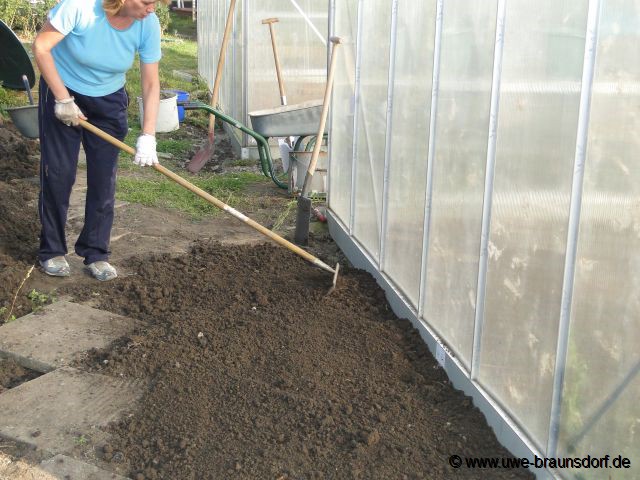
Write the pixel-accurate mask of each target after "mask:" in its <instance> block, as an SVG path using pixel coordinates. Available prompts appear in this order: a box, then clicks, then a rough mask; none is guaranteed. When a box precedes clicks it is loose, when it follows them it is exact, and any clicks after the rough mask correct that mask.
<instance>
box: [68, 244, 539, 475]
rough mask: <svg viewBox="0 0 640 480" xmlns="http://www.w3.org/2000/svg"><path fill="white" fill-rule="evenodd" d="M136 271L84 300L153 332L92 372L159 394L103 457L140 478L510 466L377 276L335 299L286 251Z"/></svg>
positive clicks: (238, 253)
mask: <svg viewBox="0 0 640 480" xmlns="http://www.w3.org/2000/svg"><path fill="white" fill-rule="evenodd" d="M128 267H129V270H130V271H131V272H135V274H133V275H130V276H128V277H125V278H119V279H117V280H115V281H114V282H111V283H108V284H99V285H97V284H92V285H91V286H90V289H89V288H82V287H75V289H73V290H71V291H70V293H73V294H74V295H75V296H76V297H77V298H80V299H82V298H89V297H92V298H98V299H100V302H101V308H105V309H108V310H111V311H114V312H117V313H120V314H124V315H129V316H132V317H137V318H140V319H142V320H144V321H146V322H147V323H148V325H147V326H146V327H145V328H143V329H141V330H139V331H138V332H137V333H136V334H135V335H133V336H131V338H128V339H124V340H123V341H122V342H121V343H120V344H119V345H118V346H116V347H114V349H113V350H111V351H109V352H92V354H91V355H90V357H89V360H87V364H86V365H85V366H88V368H90V369H93V370H99V371H101V372H103V373H107V374H110V375H117V376H119V375H125V376H134V377H138V378H146V379H148V380H149V381H150V389H149V390H148V392H147V393H146V394H145V396H144V398H143V400H142V403H141V405H140V408H139V410H138V413H137V414H136V415H135V416H133V417H131V418H129V419H127V420H126V421H124V422H122V423H120V424H117V425H114V426H113V428H112V431H113V433H114V440H113V443H112V444H111V445H107V446H105V448H104V451H105V456H104V459H105V460H107V461H108V460H110V459H111V458H112V457H113V458H115V453H118V452H120V454H119V455H118V457H117V458H118V461H120V460H121V458H122V454H123V455H124V462H125V465H126V468H128V472H127V473H129V474H130V475H131V477H132V478H136V479H156V478H159V479H160V478H161V479H198V480H200V479H222V478H242V479H257V478H261V479H262V478H265V479H282V480H284V479H313V478H335V479H347V478H354V479H385V480H386V479H403V478H407V479H416V478H425V479H444V478H447V479H448V478H481V477H478V476H477V475H478V472H474V471H473V470H467V469H464V468H463V469H458V470H454V469H453V468H452V467H450V466H449V464H448V457H449V455H452V454H458V455H461V456H509V454H508V453H507V452H506V451H505V450H504V449H503V448H502V447H501V446H500V445H499V444H498V443H497V441H496V439H495V437H494V435H493V433H492V432H491V430H490V428H489V427H488V426H487V424H486V422H485V420H484V418H483V416H482V415H481V414H480V412H479V411H478V410H476V409H475V408H474V407H473V405H472V403H471V401H470V400H469V399H468V398H467V397H465V396H464V394H462V393H461V392H459V391H456V390H454V389H453V388H452V387H451V385H450V384H449V382H448V380H447V378H446V376H445V374H444V372H443V371H442V370H441V369H440V368H439V367H438V366H437V364H436V363H435V362H434V360H433V358H432V357H431V355H430V354H429V352H428V350H427V348H426V347H425V345H424V343H423V342H422V340H421V339H420V338H419V335H418V333H417V332H416V331H415V330H414V329H413V328H412V326H411V324H410V323H409V322H408V321H406V320H398V319H397V318H396V317H395V316H394V315H393V313H392V312H391V311H390V309H389V307H388V305H387V303H386V301H385V298H384V294H383V292H382V290H381V289H380V288H379V287H378V286H377V285H376V283H375V282H374V280H373V279H372V277H370V276H369V275H368V274H366V273H363V272H361V271H357V270H350V269H348V268H346V269H345V270H344V271H343V272H341V275H340V278H339V282H338V287H337V289H336V290H335V291H334V292H333V293H332V294H330V295H328V296H327V295H326V293H327V290H328V287H329V285H330V282H331V276H330V275H329V274H328V273H326V272H323V271H320V270H318V269H314V268H312V267H311V266H309V264H307V263H306V262H304V261H303V260H301V259H300V258H299V257H297V256H295V255H293V254H291V253H289V252H288V251H286V250H284V249H282V248H277V247H274V246H272V245H259V246H255V247H248V246H244V247H242V246H241V247H229V246H224V247H223V246H221V245H219V244H208V243H200V244H196V245H195V246H194V247H193V249H192V252H191V254H190V255H186V256H180V257H174V258H171V257H168V256H163V257H161V256H151V257H148V258H134V259H132V261H131V263H130V264H129V266H128ZM114 452H115V453H114ZM118 465H120V464H117V465H116V464H114V468H116V469H118ZM491 478H496V479H499V478H532V476H531V475H530V474H529V473H527V472H522V471H508V470H493V471H492V472H491Z"/></svg>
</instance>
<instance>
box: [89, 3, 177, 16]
mask: <svg viewBox="0 0 640 480" xmlns="http://www.w3.org/2000/svg"><path fill="white" fill-rule="evenodd" d="M159 1H161V2H162V3H164V4H165V5H169V4H170V3H171V0H159ZM123 5H124V0H102V8H104V11H105V12H107V13H108V14H110V15H116V14H117V13H118V12H119V11H120V9H121V8H122V6H123Z"/></svg>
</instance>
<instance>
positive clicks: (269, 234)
mask: <svg viewBox="0 0 640 480" xmlns="http://www.w3.org/2000/svg"><path fill="white" fill-rule="evenodd" d="M80 126H82V128H84V129H86V130H88V131H90V132H91V133H93V134H95V135H97V136H98V137H100V138H102V139H103V140H106V141H107V142H109V143H110V144H112V145H114V146H116V147H118V148H119V149H121V150H123V151H125V152H127V153H129V154H131V155H135V154H136V151H135V149H133V148H132V147H130V146H129V145H127V144H126V143H124V142H121V141H120V140H118V139H117V138H115V137H113V136H111V135H109V134H108V133H107V132H105V131H103V130H100V129H99V128H98V127H96V126H95V125H92V124H90V123H89V122H87V121H86V120H80ZM153 168H155V169H156V170H157V171H158V172H160V173H161V174H163V175H164V176H165V177H168V178H170V179H171V180H173V181H174V182H176V183H178V184H180V185H181V186H183V187H184V188H186V189H187V190H191V191H192V192H193V193H195V194H196V195H198V196H199V197H200V198H203V199H204V200H206V201H207V202H209V203H211V204H213V205H215V206H216V207H218V208H219V209H221V210H224V211H225V212H227V213H229V214H230V215H232V216H234V217H235V218H237V219H238V220H240V221H242V222H244V223H246V224H247V225H249V226H250V227H251V228H253V229H255V230H257V231H258V232H260V233H262V234H263V235H265V236H267V237H269V238H270V239H271V240H273V241H274V242H276V243H277V244H278V245H281V246H283V247H285V248H286V249H288V250H290V251H292V252H293V253H295V254H297V255H299V256H301V257H302V258H304V259H305V260H307V261H308V262H310V263H312V264H314V265H316V266H318V267H320V268H322V269H323V270H326V271H327V272H331V273H333V274H334V279H335V277H336V276H337V268H336V269H333V268H331V267H330V266H329V265H327V264H326V263H324V262H323V261H322V260H320V259H319V258H317V257H314V256H313V255H311V254H310V253H309V252H307V251H306V250H303V249H302V248H300V247H298V246H297V245H295V244H293V243H291V242H290V241H288V240H286V239H284V238H282V237H281V236H280V235H278V234H277V233H274V232H272V231H271V230H269V229H268V228H266V227H263V226H262V225H260V224H259V223H258V222H256V221H254V220H251V219H250V218H249V217H247V216H246V215H244V214H242V213H240V212H239V211H238V210H236V209H235V208H232V207H230V206H229V205H227V204H226V203H224V202H222V201H220V200H218V199H217V198H216V197H214V196H213V195H211V194H209V193H207V192H205V191H204V190H202V189H201V188H199V187H196V186H195V185H194V184H193V183H191V182H188V181H187V180H185V179H184V178H182V177H181V176H179V175H176V174H175V173H173V172H172V171H171V170H169V169H167V168H165V167H163V166H162V165H160V164H159V163H156V164H155V165H153ZM334 283H335V280H334Z"/></svg>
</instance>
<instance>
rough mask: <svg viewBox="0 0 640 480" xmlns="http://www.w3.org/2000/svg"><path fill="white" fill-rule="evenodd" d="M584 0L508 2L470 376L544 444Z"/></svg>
mask: <svg viewBox="0 0 640 480" xmlns="http://www.w3.org/2000/svg"><path fill="white" fill-rule="evenodd" d="M587 12H588V2H587V0H575V1H572V2H557V1H556V0H541V1H538V2H530V1H528V0H515V1H509V2H507V10H506V20H505V29H506V30H505V35H504V58H503V68H502V78H501V91H500V111H499V116H498V131H497V147H496V164H495V182H494V191H493V197H492V214H491V228H490V233H489V243H488V255H489V258H488V269H487V278H486V282H487V284H486V297H485V311H484V330H483V334H482V339H481V351H480V352H478V354H479V355H480V357H479V360H480V363H479V371H478V378H479V380H480V381H481V382H482V384H483V386H485V387H486V388H487V389H488V390H489V391H490V392H491V393H492V395H493V396H494V397H495V398H496V399H497V400H498V401H499V402H500V403H501V404H502V405H503V406H504V407H505V409H506V410H507V411H508V412H510V413H511V415H512V416H513V417H514V419H515V420H516V421H517V422H519V423H520V424H521V425H522V426H523V427H524V429H525V430H526V431H527V432H528V433H529V434H530V436H531V438H532V440H533V441H534V442H535V443H536V444H537V446H538V447H540V446H542V445H546V443H547V437H548V430H549V412H550V404H551V394H552V387H553V374H554V366H555V355H556V348H557V335H558V323H559V318H560V301H561V295H562V282H563V271H564V261H565V248H566V238H567V222H568V216H569V215H568V213H569V201H570V196H571V184H572V178H573V175H572V173H573V163H574V157H575V144H576V132H577V121H578V111H579V103H580V86H581V78H582V63H583V58H584V44H585V36H586V20H587Z"/></svg>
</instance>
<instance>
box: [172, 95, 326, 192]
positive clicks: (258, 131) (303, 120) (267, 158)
mask: <svg viewBox="0 0 640 480" xmlns="http://www.w3.org/2000/svg"><path fill="white" fill-rule="evenodd" d="M178 105H179V106H181V107H184V109H185V110H204V111H206V112H208V113H209V114H211V115H214V116H215V117H216V118H219V119H220V120H221V121H223V122H224V123H227V124H229V125H230V126H232V127H233V128H237V129H238V130H240V131H241V132H244V133H246V134H247V135H249V136H250V137H251V138H253V139H254V140H255V141H256V145H257V148H258V155H259V157H260V167H261V169H262V173H263V174H264V175H265V176H266V177H269V178H271V179H272V180H273V182H274V183H275V184H276V185H277V186H278V187H280V188H283V189H287V188H290V185H288V184H287V182H286V179H285V181H283V179H281V178H278V176H277V175H276V173H275V170H274V167H273V159H272V158H271V149H270V147H269V138H270V137H298V139H297V141H296V143H295V145H294V147H293V154H295V152H297V151H303V150H302V146H303V145H304V143H305V139H307V138H308V137H311V136H313V137H314V138H315V136H316V135H317V133H318V132H317V130H318V124H319V122H320V114H321V111H322V102H321V101H320V102H315V101H314V102H305V103H301V104H298V105H286V106H282V107H277V108H273V109H269V110H261V111H257V112H250V113H249V117H250V118H251V124H252V126H253V128H254V129H253V130H252V129H250V128H249V127H247V126H246V125H244V124H243V123H242V122H240V121H238V120H236V119H235V118H232V117H230V116H229V115H227V114H225V113H223V112H221V111H220V110H217V109H215V108H213V107H211V106H210V105H207V104H206V103H204V102H199V101H196V102H193V101H190V102H189V101H188V102H178ZM305 150H308V148H305Z"/></svg>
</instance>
